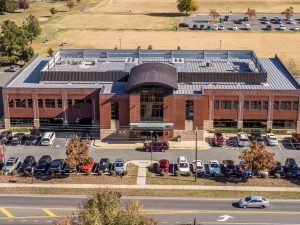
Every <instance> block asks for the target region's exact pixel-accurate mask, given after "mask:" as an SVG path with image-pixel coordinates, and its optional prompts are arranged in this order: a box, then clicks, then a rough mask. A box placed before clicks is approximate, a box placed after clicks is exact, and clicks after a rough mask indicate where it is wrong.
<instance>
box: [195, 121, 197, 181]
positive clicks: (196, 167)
mask: <svg viewBox="0 0 300 225" xmlns="http://www.w3.org/2000/svg"><path fill="white" fill-rule="evenodd" d="M195 138H196V141H195V163H196V166H195V182H196V181H197V175H198V174H197V159H198V128H197V127H196V129H195Z"/></svg>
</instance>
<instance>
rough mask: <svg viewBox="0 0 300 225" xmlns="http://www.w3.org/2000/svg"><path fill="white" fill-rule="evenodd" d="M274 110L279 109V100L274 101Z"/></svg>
mask: <svg viewBox="0 0 300 225" xmlns="http://www.w3.org/2000/svg"><path fill="white" fill-rule="evenodd" d="M274 110H279V101H274Z"/></svg>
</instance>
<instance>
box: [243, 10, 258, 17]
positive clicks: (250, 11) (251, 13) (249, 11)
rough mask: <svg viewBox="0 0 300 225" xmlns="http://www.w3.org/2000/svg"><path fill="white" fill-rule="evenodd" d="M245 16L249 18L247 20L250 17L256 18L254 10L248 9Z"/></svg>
mask: <svg viewBox="0 0 300 225" xmlns="http://www.w3.org/2000/svg"><path fill="white" fill-rule="evenodd" d="M245 15H247V16H249V18H250V19H251V18H252V17H255V16H256V10H255V9H251V8H248V9H247V12H246V13H245Z"/></svg>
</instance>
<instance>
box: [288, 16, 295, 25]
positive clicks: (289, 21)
mask: <svg viewBox="0 0 300 225" xmlns="http://www.w3.org/2000/svg"><path fill="white" fill-rule="evenodd" d="M286 22H287V23H289V24H296V21H295V20H294V19H293V18H291V17H290V18H287V19H286Z"/></svg>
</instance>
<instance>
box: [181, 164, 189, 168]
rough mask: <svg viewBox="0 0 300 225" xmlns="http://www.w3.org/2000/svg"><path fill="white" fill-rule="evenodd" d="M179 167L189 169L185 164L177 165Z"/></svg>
mask: <svg viewBox="0 0 300 225" xmlns="http://www.w3.org/2000/svg"><path fill="white" fill-rule="evenodd" d="M179 167H180V168H188V167H189V164H187V163H180V164H179Z"/></svg>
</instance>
